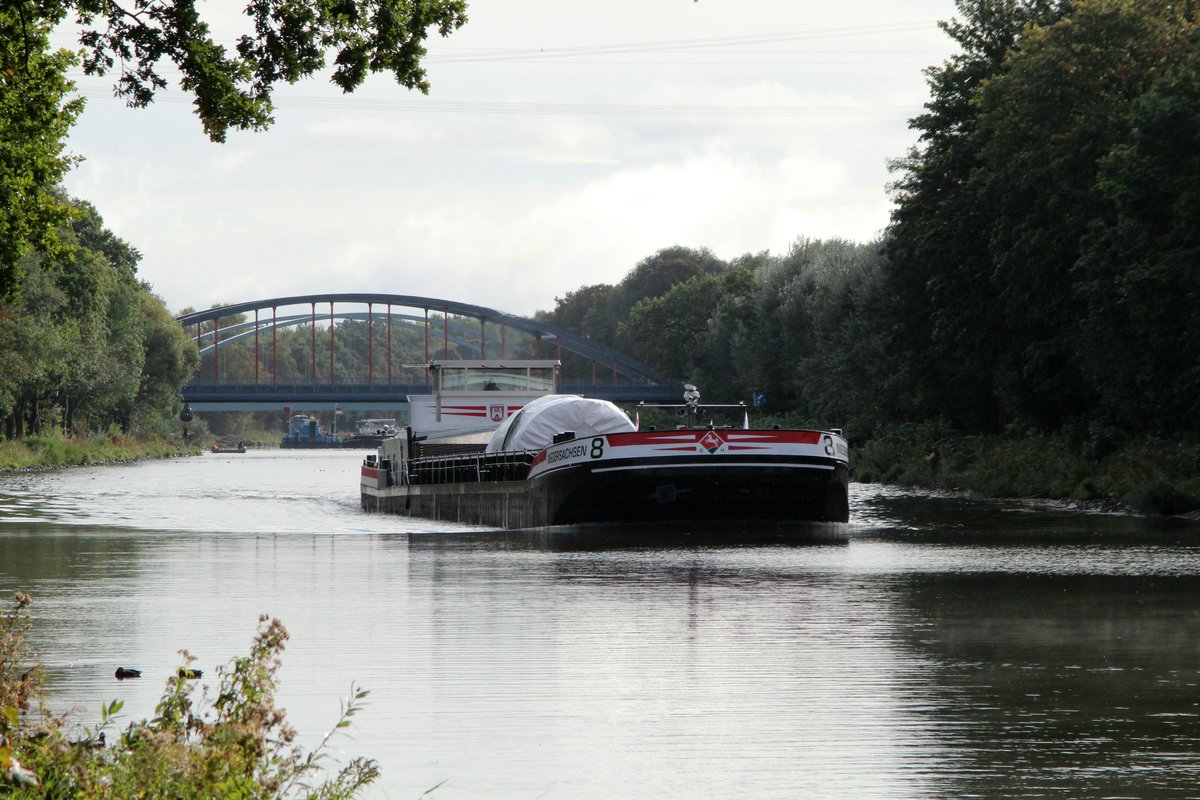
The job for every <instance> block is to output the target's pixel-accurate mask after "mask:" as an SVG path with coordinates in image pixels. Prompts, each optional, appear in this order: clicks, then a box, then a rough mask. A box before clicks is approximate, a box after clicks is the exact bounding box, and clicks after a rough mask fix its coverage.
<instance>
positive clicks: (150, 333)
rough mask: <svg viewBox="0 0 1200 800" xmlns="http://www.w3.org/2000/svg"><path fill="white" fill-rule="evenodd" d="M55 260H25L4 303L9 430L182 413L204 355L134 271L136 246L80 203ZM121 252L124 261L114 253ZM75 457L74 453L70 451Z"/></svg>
mask: <svg viewBox="0 0 1200 800" xmlns="http://www.w3.org/2000/svg"><path fill="white" fill-rule="evenodd" d="M73 208H74V211H73V214H74V218H73V221H72V224H71V225H67V226H64V227H63V228H61V229H60V230H59V234H58V235H59V240H60V241H61V243H62V244H61V246H60V247H59V248H57V250H56V252H57V253H58V255H57V256H56V257H54V258H51V257H49V256H48V255H45V254H40V255H38V256H36V257H35V256H27V257H25V258H24V259H23V261H22V264H23V272H24V273H25V281H24V286H23V290H22V292H21V294H20V296H19V297H18V298H16V299H13V300H9V301H7V302H3V301H0V344H3V345H4V346H3V348H0V367H2V368H3V369H0V419H3V420H4V422H5V428H4V434H5V435H6V436H7V437H8V438H20V437H21V436H23V435H25V434H26V433H33V434H37V433H42V432H44V431H46V430H47V429H48V428H49V427H53V426H52V425H51V424H50V423H51V421H52V420H53V421H55V422H56V424H58V425H59V426H61V427H62V429H64V430H65V431H67V432H69V433H76V432H80V431H83V430H89V429H90V430H95V429H104V428H107V427H108V426H109V424H111V423H113V422H116V423H118V424H119V425H120V426H121V427H122V429H124V430H126V431H130V430H137V429H141V430H146V429H148V428H157V427H158V423H159V421H160V420H161V419H162V418H164V417H166V418H171V417H173V416H174V415H175V414H177V413H178V403H179V400H178V394H179V389H180V387H181V386H182V385H183V383H184V382H186V381H187V379H188V378H190V377H191V375H192V373H193V371H194V370H195V365H196V361H197V353H196V349H195V346H194V345H193V344H192V343H191V342H190V341H189V340H188V339H187V337H186V335H185V334H184V332H183V331H182V330H181V329H180V327H179V325H178V323H176V322H175V321H174V319H173V318H172V317H171V315H170V314H169V313H168V312H167V310H166V308H165V306H164V305H163V303H162V301H161V300H160V299H159V298H157V297H155V296H154V295H153V294H151V293H150V291H149V288H148V287H147V286H145V285H144V284H141V283H139V282H138V281H137V280H136V278H135V277H134V270H135V267H136V263H137V252H136V251H135V250H134V249H133V248H132V247H129V246H128V245H126V244H125V243H124V242H122V241H121V240H120V239H119V238H117V237H116V236H114V235H113V234H112V233H111V232H110V231H108V230H107V229H105V228H104V225H103V220H101V219H100V216H99V215H98V214H97V213H96V211H95V209H93V208H92V207H91V206H89V205H87V204H78V203H77V204H73ZM110 258H111V259H116V263H114V262H113V261H111V260H110ZM69 460H73V459H69Z"/></svg>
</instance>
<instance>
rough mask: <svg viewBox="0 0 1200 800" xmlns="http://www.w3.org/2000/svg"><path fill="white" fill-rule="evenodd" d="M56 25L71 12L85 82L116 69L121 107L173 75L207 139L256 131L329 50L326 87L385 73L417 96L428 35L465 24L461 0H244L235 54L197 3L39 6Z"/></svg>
mask: <svg viewBox="0 0 1200 800" xmlns="http://www.w3.org/2000/svg"><path fill="white" fill-rule="evenodd" d="M42 4H43V5H42V7H43V8H45V9H46V11H45V13H46V14H47V16H48V17H51V16H53V17H54V20H53V21H54V22H55V23H57V22H58V21H59V20H61V19H62V18H63V17H64V16H65V15H66V13H67V12H69V11H72V10H73V11H74V12H75V15H76V18H77V20H78V22H79V23H80V24H81V25H83V26H84V28H85V31H84V33H83V35H82V37H81V39H80V42H81V44H83V45H84V47H85V48H86V49H87V54H86V56H85V57H84V60H83V67H84V71H85V72H87V74H89V75H105V74H107V73H108V72H110V71H112V70H114V68H116V72H117V82H116V87H115V88H116V92H117V94H118V95H119V96H121V97H124V98H125V99H126V100H127V102H128V103H129V105H131V106H135V107H143V106H146V105H149V104H150V103H151V102H152V101H153V100H154V96H155V94H156V92H158V91H159V90H160V89H164V88H166V86H167V83H166V81H165V80H164V79H163V77H162V75H161V73H160V71H159V70H160V69H161V67H160V62H162V61H167V62H169V63H170V64H172V65H174V67H176V68H178V69H179V71H180V73H181V78H180V86H181V88H182V89H183V90H184V91H187V92H190V93H192V94H193V95H194V96H195V101H194V105H195V111H196V115H197V116H198V117H199V118H200V121H201V124H202V125H203V126H204V131H205V132H206V133H207V134H208V135H209V138H211V139H212V140H213V141H215V142H220V141H224V140H225V135H226V133H227V131H228V130H229V128H238V129H252V130H261V129H263V128H266V127H267V126H268V125H270V124H271V122H272V121H273V120H272V117H271V111H272V103H271V93H272V91H273V90H274V88H275V86H276V85H277V84H278V83H280V82H281V81H282V82H284V83H295V82H296V81H298V80H300V79H301V78H306V77H309V76H311V75H313V74H314V73H316V72H318V71H320V70H322V69H324V68H325V66H326V53H328V52H331V51H332V52H334V53H335V55H334V57H333V72H332V74H331V76H330V79H331V80H332V82H333V83H334V84H335V85H336V86H338V87H339V88H341V89H342V91H345V92H353V91H354V90H355V89H356V88H358V87H359V86H360V85H361V84H362V82H363V80H364V79H365V78H366V77H367V75H368V74H371V73H378V72H390V73H391V74H392V75H393V76H394V77H395V79H396V81H397V82H398V83H399V84H400V85H402V86H404V87H406V88H408V89H416V90H418V91H420V92H422V93H427V92H428V91H429V81H428V78H427V76H426V73H425V68H424V66H423V65H422V63H421V60H422V58H423V57H424V56H425V46H424V42H425V39H426V37H427V36H428V32H429V30H430V29H436V30H437V31H438V33H439V34H441V35H442V36H448V35H449V34H450V33H451V32H452V31H454V30H456V29H458V28H459V27H461V26H462V25H463V24H465V23H466V21H467V4H466V0H250V2H249V3H248V4H247V5H246V8H245V12H244V13H245V16H246V17H247V19H248V21H249V23H250V24H251V26H252V28H253V32H252V33H245V34H243V35H242V36H240V37H239V38H238V40H237V44H236V46H235V47H234V50H233V52H230V51H228V50H227V49H226V48H225V47H224V46H222V45H221V44H218V43H217V41H216V39H215V38H214V37H213V34H212V32H211V30H210V28H209V26H208V23H206V22H205V21H204V20H203V19H202V18H201V16H200V12H199V11H198V10H197V8H196V5H197V4H196V2H195V0H160V2H153V3H150V2H144V1H143V0H133V2H132V3H129V2H123V3H118V2H114V1H113V0H58V2H57V3H51V2H50V0H42Z"/></svg>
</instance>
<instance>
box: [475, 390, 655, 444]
mask: <svg viewBox="0 0 1200 800" xmlns="http://www.w3.org/2000/svg"><path fill="white" fill-rule="evenodd" d="M633 430H634V427H633V422H632V421H630V419H629V416H628V415H627V414H626V413H625V412H624V411H622V410H621V409H619V408H617V407H616V406H615V405H613V404H612V403H610V402H608V401H607V400H595V399H592V398H589V397H577V396H575V395H573V394H548V395H544V396H542V397H539V398H537V399H536V400H530V401H529V402H528V403H526V404H525V407H524V408H522V409H521V410H520V411H518V412H517V413H515V414H513V415H512V416H511V417H509V418H508V419H506V420H504V422H503V423H501V424H500V427H499V428H497V429H496V432H495V433H493V434H492V438H491V441H489V442H488V446H487V451H488V452H489V453H494V452H498V451H500V450H541V449H542V448H543V447H546V446H548V445H549V444H550V443H551V441H552V440H553V438H554V435H555V434H556V433H563V432H564V431H574V432H575V436H576V437H577V438H580V439H582V438H583V437H585V436H599V435H602V434H606V433H632V432H633Z"/></svg>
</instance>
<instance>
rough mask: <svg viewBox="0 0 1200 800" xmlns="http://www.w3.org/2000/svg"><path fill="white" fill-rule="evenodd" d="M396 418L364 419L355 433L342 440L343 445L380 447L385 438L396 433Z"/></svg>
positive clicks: (359, 422) (360, 421)
mask: <svg viewBox="0 0 1200 800" xmlns="http://www.w3.org/2000/svg"><path fill="white" fill-rule="evenodd" d="M398 430H399V429H398V428H397V427H396V420H395V419H392V418H390V417H389V418H386V419H362V420H359V421H358V428H357V430H355V432H354V433H352V434H350V435H349V436H347V437H346V438H345V439H343V440H342V447H379V446H380V445H381V444H383V440H384V439H387V438H390V437H392V436H395V435H396V432H397V431H398Z"/></svg>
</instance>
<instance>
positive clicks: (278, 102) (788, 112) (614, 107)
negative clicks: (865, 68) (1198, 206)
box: [80, 87, 920, 118]
mask: <svg viewBox="0 0 1200 800" xmlns="http://www.w3.org/2000/svg"><path fill="white" fill-rule="evenodd" d="M80 93H81V94H83V95H84V96H87V97H111V96H112V93H111V92H107V91H105V90H103V89H100V88H93V87H84V88H82V89H81V90H80ZM157 100H161V101H163V102H168V103H191V102H192V96H191V95H190V94H187V93H185V92H179V91H173V90H163V91H160V92H159V93H158V94H157V95H156V101H157ZM272 102H273V103H274V105H275V106H276V107H277V108H297V109H313V110H337V111H347V110H351V111H372V112H400V113H443V114H444V113H452V114H481V115H525V116H578V117H697V118H706V117H759V118H771V117H905V116H910V115H912V114H913V113H915V112H917V111H919V110H920V109H919V107H918V106H917V105H915V104H914V105H883V104H874V103H870V104H853V103H852V104H839V105H832V104H830V105H821V104H812V105H727V104H712V105H697V104H669V103H535V102H501V101H488V100H434V99H430V98H426V97H421V98H412V99H409V98H392V99H385V100H377V99H369V98H356V97H352V96H349V95H347V96H344V97H305V96H301V95H276V96H275V97H274V98H273V100H272Z"/></svg>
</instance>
